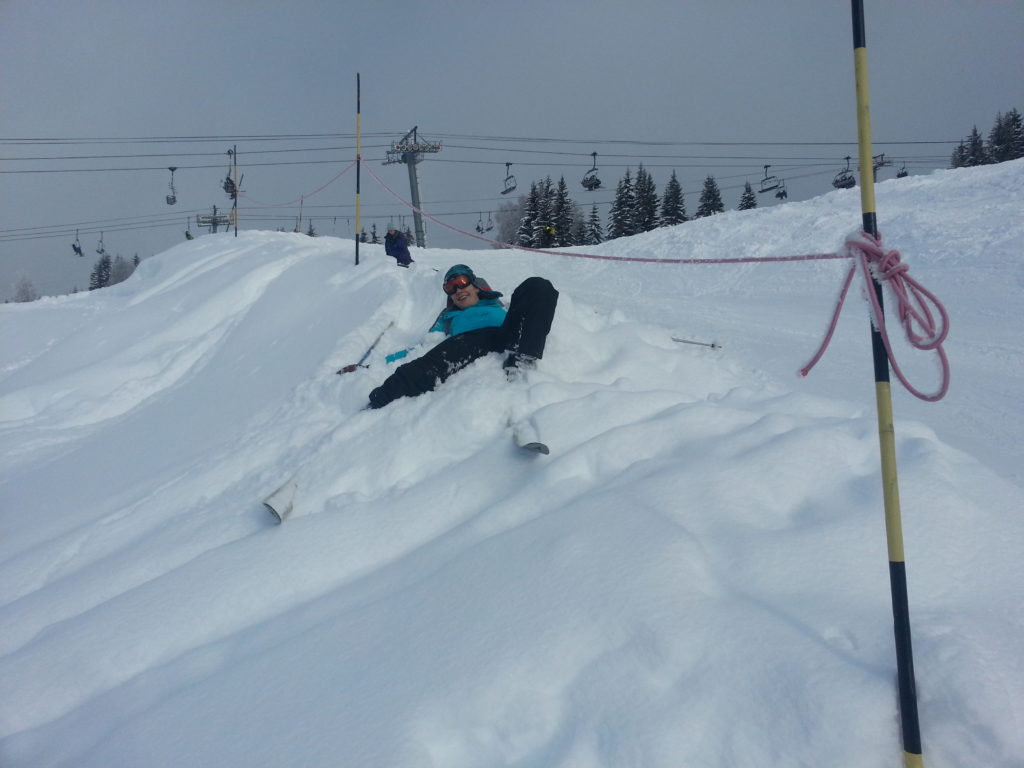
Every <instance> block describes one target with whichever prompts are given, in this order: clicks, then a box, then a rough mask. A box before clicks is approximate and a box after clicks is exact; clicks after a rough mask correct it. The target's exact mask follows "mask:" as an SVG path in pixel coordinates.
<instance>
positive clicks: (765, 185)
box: [758, 165, 780, 192]
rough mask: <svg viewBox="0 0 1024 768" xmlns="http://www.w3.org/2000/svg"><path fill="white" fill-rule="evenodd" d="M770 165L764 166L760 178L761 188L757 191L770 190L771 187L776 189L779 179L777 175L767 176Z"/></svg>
mask: <svg viewBox="0 0 1024 768" xmlns="http://www.w3.org/2000/svg"><path fill="white" fill-rule="evenodd" d="M769 168H771V166H770V165H766V166H765V167H764V178H763V179H761V189H759V190H758V192H771V191H772V190H773V189H778V188H779V184H780V180H779V177H778V176H769V175H768V169H769Z"/></svg>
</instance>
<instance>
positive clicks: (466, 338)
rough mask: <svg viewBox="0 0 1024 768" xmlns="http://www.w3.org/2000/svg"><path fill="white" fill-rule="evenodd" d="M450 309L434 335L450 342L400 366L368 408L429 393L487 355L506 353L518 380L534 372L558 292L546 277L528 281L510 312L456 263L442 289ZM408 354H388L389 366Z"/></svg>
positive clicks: (440, 318) (375, 392)
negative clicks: (521, 373)
mask: <svg viewBox="0 0 1024 768" xmlns="http://www.w3.org/2000/svg"><path fill="white" fill-rule="evenodd" d="M442 287H443V288H444V292H445V293H446V294H448V305H447V306H446V307H445V309H444V310H442V312H441V314H440V315H438V317H437V320H436V321H435V322H434V325H433V326H432V327H431V328H430V331H431V332H434V331H441V332H443V333H444V334H445V336H447V338H446V339H445V340H444V341H442V342H441V343H440V344H438V345H437V346H436V347H434V348H433V349H431V350H430V351H429V352H427V353H426V354H425V355H423V356H422V357H419V358H417V359H416V360H413V361H411V362H408V363H405V364H403V365H401V366H399V368H398V370H397V371H395V372H394V373H393V374H391V376H389V377H388V378H387V379H386V380H385V381H384V383H383V384H381V385H380V386H379V387H377V388H376V389H375V390H373V391H372V392H371V393H370V407H371V408H383V407H384V406H385V405H387V404H388V403H390V402H391V401H392V400H397V399H398V398H400V397H416V396H417V395H422V394H423V393H424V392H429V391H431V390H433V389H434V387H435V386H436V385H437V384H438V383H439V382H442V381H445V380H446V379H447V378H448V377H449V376H451V375H452V374H453V373H456V372H458V371H461V370H462V369H463V368H465V367H466V366H467V365H469V364H470V363H471V362H473V361H474V360H476V359H477V358H480V357H483V356H484V355H486V354H488V353H489V352H505V353H507V354H506V357H505V362H504V365H503V367H504V368H505V370H506V372H507V373H508V374H509V378H514V376H515V375H516V374H517V373H518V371H519V370H520V369H522V368H532V367H534V366H535V365H536V361H537V360H539V359H540V358H542V357H543V356H544V345H545V343H546V342H547V337H548V332H549V331H550V330H551V321H552V320H553V319H554V316H555V306H556V305H557V304H558V291H556V290H555V288H554V286H552V285H551V283H550V282H548V281H547V280H545V279H544V278H542V277H529V278H527V279H526V280H524V281H523V282H522V283H520V284H519V286H518V287H517V288H516V289H515V290H514V291H513V292H512V301H511V302H510V304H509V308H508V312H506V311H505V309H504V308H503V307H502V306H501V303H500V302H499V301H498V299H499V298H500V297H501V294H500V293H498V292H497V291H492V290H491V289H490V286H489V285H487V283H486V281H484V280H483V279H482V278H480V277H477V276H476V275H475V274H473V270H472V269H470V268H469V267H467V266H466V265H465V264H456V265H455V266H454V267H452V268H451V269H449V270H448V272H447V273H446V274H445V276H444V283H443V285H442ZM407 353H408V350H403V351H401V352H396V353H395V354H393V355H388V358H387V359H388V362H392V361H394V360H399V359H401V358H403V357H405V356H406V354H407Z"/></svg>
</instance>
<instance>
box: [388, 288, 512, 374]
mask: <svg viewBox="0 0 1024 768" xmlns="http://www.w3.org/2000/svg"><path fill="white" fill-rule="evenodd" d="M503 322H505V309H504V307H502V306H501V302H500V301H498V300H497V299H480V301H478V302H477V303H476V304H474V305H473V306H472V307H467V308H466V309H458V308H455V307H452V308H446V309H444V310H443V311H442V312H441V314H440V315H438V316H437V320H435V321H434V324H433V325H432V326H431V327H430V330H429V331H428V333H435V332H438V331H439V332H441V333H443V334H444V335H445V336H458V335H459V334H461V333H466V332H468V331H476V330H479V329H480V328H494V327H496V326H499V325H501V324H502V323H503ZM409 352H410V350H408V349H403V350H401V351H399V352H393V353H391V354H390V355H388V356H387V357H385V358H384V359H385V360H386V361H387V362H389V363H393V362H395V361H396V360H401V359H402V358H403V357H405V356H406V355H408V354H409Z"/></svg>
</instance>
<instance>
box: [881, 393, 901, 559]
mask: <svg viewBox="0 0 1024 768" xmlns="http://www.w3.org/2000/svg"><path fill="white" fill-rule="evenodd" d="M875 404H876V406H877V409H878V448H879V455H880V458H881V462H882V501H883V503H884V505H885V533H886V541H887V543H888V547H889V562H891V563H902V562H903V561H904V555H903V523H902V520H901V514H900V485H899V478H898V474H897V471H896V428H895V427H894V426H893V415H892V392H891V391H890V386H889V382H888V381H877V382H875Z"/></svg>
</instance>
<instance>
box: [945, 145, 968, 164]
mask: <svg viewBox="0 0 1024 768" xmlns="http://www.w3.org/2000/svg"><path fill="white" fill-rule="evenodd" d="M949 167H950V168H966V167H967V145H966V144H964V143H963V142H962V141H961V142H960V146H959V147H957V148H956V149H954V150H953V154H952V155H951V156H950V158H949Z"/></svg>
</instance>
